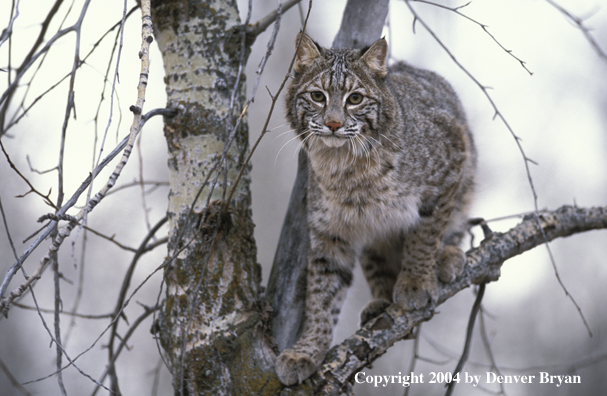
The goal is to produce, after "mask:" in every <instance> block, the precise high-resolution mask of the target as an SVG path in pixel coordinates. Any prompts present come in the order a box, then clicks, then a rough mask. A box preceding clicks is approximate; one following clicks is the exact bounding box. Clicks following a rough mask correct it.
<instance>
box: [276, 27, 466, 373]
mask: <svg viewBox="0 0 607 396" xmlns="http://www.w3.org/2000/svg"><path fill="white" fill-rule="evenodd" d="M297 41H298V42H300V44H299V46H298V47H296V48H297V54H296V63H295V69H294V75H293V79H292V82H291V85H290V87H289V90H288V92H287V94H286V107H287V119H288V120H289V122H290V123H291V126H292V128H294V129H295V131H296V133H297V134H298V136H299V138H300V139H301V142H302V146H303V148H304V150H306V153H307V155H308V157H309V163H310V169H309V172H308V181H307V197H308V199H307V205H308V206H307V218H308V227H309V236H310V248H309V252H308V269H307V289H306V302H305V312H304V314H305V318H304V324H303V332H302V335H301V337H300V339H299V340H298V342H297V343H296V344H295V345H294V346H292V347H291V348H290V349H286V350H284V351H283V352H282V353H281V354H280V356H279V357H278V360H277V362H276V372H277V374H278V377H279V379H280V381H281V382H282V383H284V384H286V385H291V384H295V383H297V382H302V381H303V380H305V379H306V378H308V377H309V376H310V375H312V373H314V372H315V371H316V368H317V366H318V365H319V364H320V362H322V360H323V359H324V357H325V354H326V353H327V351H328V349H329V347H330V344H331V341H332V330H333V323H334V322H336V320H337V315H338V314H339V310H340V308H341V304H342V301H343V300H344V298H345V294H346V291H347V287H348V286H349V285H350V283H351V281H352V269H353V266H354V265H355V263H356V262H357V261H359V262H360V263H361V265H362V268H363V272H364V274H365V276H366V278H367V281H368V283H369V286H370V288H371V293H372V295H373V298H374V299H373V300H372V301H371V302H370V303H369V304H368V305H367V307H366V308H365V309H364V310H363V312H362V313H361V321H362V323H365V322H366V321H368V320H369V319H371V318H373V317H375V316H376V315H378V314H379V313H381V312H382V311H383V310H385V308H386V307H387V306H388V305H390V304H391V303H393V302H394V303H396V304H398V305H400V306H401V307H402V308H403V309H404V310H413V309H416V308H422V307H425V306H426V305H428V304H431V303H433V302H435V301H436V299H437V297H438V288H437V282H438V280H437V278H438V279H440V280H441V281H443V282H451V281H453V280H454V279H455V278H456V277H457V276H459V275H460V274H461V272H462V270H463V268H464V265H465V262H466V259H465V256H464V253H463V252H462V250H461V249H460V248H458V247H457V245H458V244H459V243H460V241H461V239H462V237H463V234H464V232H465V228H466V221H467V210H468V206H469V203H470V200H471V196H472V192H473V179H474V172H475V166H476V151H475V148H474V144H473V141H472V135H471V134H470V131H469V129H468V127H467V123H466V117H465V115H464V111H463V109H462V106H461V104H460V103H459V101H458V99H457V96H456V94H455V93H454V91H453V89H452V88H451V86H450V85H449V84H448V83H447V82H446V81H445V80H444V79H443V78H441V77H439V76H438V75H436V74H434V73H432V72H430V71H426V70H420V69H417V68H414V67H412V66H409V65H407V64H406V63H402V62H401V63H396V64H395V65H393V66H391V67H390V68H387V67H386V56H387V53H388V45H387V42H386V40H384V39H381V40H378V41H376V42H375V43H374V44H373V45H372V46H371V47H369V48H367V49H363V50H359V49H325V48H322V47H320V46H319V45H318V44H316V43H315V42H314V41H312V39H310V38H309V37H308V36H307V35H305V34H302V33H300V34H299V35H298V38H297Z"/></svg>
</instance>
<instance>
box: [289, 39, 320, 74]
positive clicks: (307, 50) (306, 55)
mask: <svg viewBox="0 0 607 396" xmlns="http://www.w3.org/2000/svg"><path fill="white" fill-rule="evenodd" d="M298 43H299V48H298V47H297V45H298ZM295 50H296V51H297V54H296V56H295V67H294V68H295V72H296V73H301V72H303V71H304V70H305V68H306V67H308V66H310V65H311V64H312V62H314V60H315V59H316V58H318V57H319V56H320V51H319V50H318V46H317V45H316V43H315V42H314V41H312V39H311V38H310V37H309V36H308V35H307V34H305V33H298V34H297V39H295Z"/></svg>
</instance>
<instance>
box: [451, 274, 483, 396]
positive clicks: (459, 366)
mask: <svg viewBox="0 0 607 396" xmlns="http://www.w3.org/2000/svg"><path fill="white" fill-rule="evenodd" d="M484 295H485V283H481V284H480V285H479V287H478V291H477V293H476V300H474V304H473V305H472V311H471V312H470V318H469V319H468V329H467V331H466V343H465V344H464V351H463V352H462V356H461V358H460V359H459V362H457V366H455V370H453V375H452V378H455V376H456V375H459V373H460V372H461V371H462V369H463V368H464V364H466V361H467V360H468V357H469V356H470V347H471V346H472V333H473V332H474V322H475V321H476V317H477V315H478V312H479V310H480V309H481V303H482V301H483V296H484ZM457 382H459V381H451V382H449V383H448V384H447V392H446V393H445V396H451V395H452V394H453V390H454V389H455V384H456V383H457Z"/></svg>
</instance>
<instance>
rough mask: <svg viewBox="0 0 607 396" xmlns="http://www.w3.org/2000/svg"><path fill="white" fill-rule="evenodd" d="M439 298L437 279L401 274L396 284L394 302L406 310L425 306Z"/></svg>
mask: <svg viewBox="0 0 607 396" xmlns="http://www.w3.org/2000/svg"><path fill="white" fill-rule="evenodd" d="M437 299H438V285H437V284H436V280H434V281H432V280H424V279H420V278H411V277H407V276H403V274H402V273H401V275H400V276H399V277H398V279H397V280H396V284H395V285H394V302H395V303H397V304H398V305H400V307H401V308H402V309H404V310H405V311H413V310H414V309H418V308H423V307H425V306H426V305H428V304H430V303H432V302H435V301H436V300H437Z"/></svg>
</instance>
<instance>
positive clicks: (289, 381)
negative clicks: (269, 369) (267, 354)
mask: <svg viewBox="0 0 607 396" xmlns="http://www.w3.org/2000/svg"><path fill="white" fill-rule="evenodd" d="M315 371H316V365H315V364H314V362H313V361H312V359H311V358H310V357H309V356H308V355H306V354H303V353H301V352H295V351H294V350H292V349H285V350H284V351H282V353H281V354H280V356H278V359H277V360H276V374H278V379H280V382H282V383H283V384H285V385H294V384H297V383H302V382H303V381H304V380H305V379H307V378H308V377H310V376H311V375H312V374H314V372H315Z"/></svg>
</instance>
